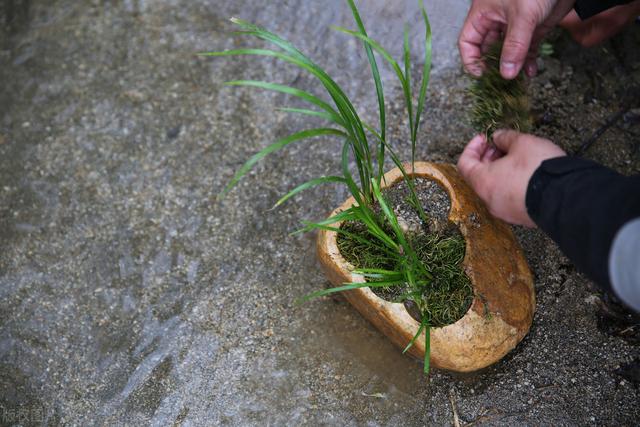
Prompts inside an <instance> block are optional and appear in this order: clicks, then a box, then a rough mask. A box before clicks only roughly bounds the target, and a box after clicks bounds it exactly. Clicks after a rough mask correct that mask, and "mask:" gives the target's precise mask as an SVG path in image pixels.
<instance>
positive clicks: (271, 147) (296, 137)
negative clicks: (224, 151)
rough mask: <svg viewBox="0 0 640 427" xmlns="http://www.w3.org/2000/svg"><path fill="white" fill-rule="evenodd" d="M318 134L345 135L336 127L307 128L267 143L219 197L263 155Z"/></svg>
mask: <svg viewBox="0 0 640 427" xmlns="http://www.w3.org/2000/svg"><path fill="white" fill-rule="evenodd" d="M318 136H342V137H346V136H347V135H346V134H345V133H344V132H342V131H339V130H337V129H331V128H319V129H309V130H305V131H302V132H298V133H295V134H293V135H290V136H288V137H286V138H282V139H280V140H279V141H276V142H275V143H273V144H271V145H269V146H268V147H267V148H265V149H264V150H262V151H260V152H258V153H256V154H254V155H253V156H252V157H251V158H250V159H249V160H247V162H246V163H245V164H244V165H243V166H242V167H241V168H240V170H238V172H236V174H235V176H234V177H233V179H232V180H231V182H229V184H228V185H227V186H226V187H225V189H224V190H223V191H222V193H221V194H220V196H219V197H224V195H225V194H227V193H228V192H229V190H231V188H233V187H234V186H235V185H236V184H237V183H238V181H240V179H241V178H242V177H243V176H244V175H245V174H246V173H247V172H249V171H250V170H251V168H252V167H253V166H254V165H255V164H256V163H258V162H259V161H260V160H262V159H263V158H264V157H265V156H267V155H269V154H271V153H273V152H274V151H277V150H279V149H281V148H283V147H286V146H287V145H289V144H291V143H292V142H296V141H300V140H303V139H307V138H314V137H318Z"/></svg>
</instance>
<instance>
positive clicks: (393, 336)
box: [318, 162, 535, 372]
mask: <svg viewBox="0 0 640 427" xmlns="http://www.w3.org/2000/svg"><path fill="white" fill-rule="evenodd" d="M405 170H406V171H407V174H408V175H410V176H414V177H419V178H427V179H432V180H434V181H436V182H437V183H438V184H440V185H441V186H442V187H443V188H444V189H445V190H446V191H447V192H448V193H449V197H450V199H451V210H450V212H449V220H450V221H452V222H453V223H454V224H455V225H457V226H458V227H459V229H460V232H461V233H462V235H463V236H464V238H465V239H466V254H465V258H464V269H465V272H466V274H467V275H468V276H469V278H470V280H471V283H472V286H473V289H474V299H473V302H472V304H471V307H470V308H469V310H468V311H467V313H466V314H465V315H464V316H463V317H462V318H461V319H460V320H458V321H457V322H455V323H453V324H451V325H448V326H444V327H441V328H431V365H432V366H434V367H436V368H441V369H447V370H451V371H458V372H470V371H475V370H478V369H481V368H484V367H487V366H489V365H491V364H493V363H495V362H497V361H498V360H500V359H501V358H502V357H504V356H505V355H506V354H507V353H508V352H509V351H511V350H512V349H513V348H514V347H515V346H516V345H517V344H518V343H519V342H520V341H521V340H522V338H524V336H525V335H526V334H527V332H528V331H529V328H530V327H531V322H532V321H533V313H534V311H535V293H534V288H533V277H532V275H531V271H530V270H529V267H528V265H527V262H526V259H525V257H524V255H523V252H522V249H521V248H520V245H519V244H518V242H517V241H516V239H515V237H514V235H513V233H512V231H511V228H510V226H509V225H507V224H506V223H504V222H503V221H501V220H499V219H497V218H495V217H493V216H492V215H491V214H490V213H489V211H488V210H487V208H486V206H485V205H484V203H483V202H482V201H481V200H480V199H479V198H478V196H477V195H476V194H475V193H474V191H473V190H472V189H471V188H470V187H469V186H468V185H467V183H466V182H465V181H464V179H463V178H462V177H461V176H460V174H459V173H458V171H457V169H456V167H455V166H453V165H450V164H436V163H426V162H416V164H415V169H414V170H413V171H412V168H411V165H405ZM385 178H386V179H385V180H384V181H383V182H384V183H385V187H389V186H393V185H394V184H396V183H398V182H400V181H401V180H402V179H403V176H402V173H401V172H400V170H399V169H397V168H396V169H393V170H392V171H390V172H388V173H387V174H386V175H385ZM354 202H355V201H354V199H353V198H349V199H348V200H347V201H346V202H344V204H343V205H342V206H340V207H339V208H338V209H336V210H335V211H334V212H333V213H332V214H331V215H335V214H336V213H338V212H341V211H344V210H345V209H348V208H349V207H350V206H351V205H353V204H354ZM333 226H334V227H339V226H340V224H339V223H338V224H334V225H333ZM318 256H319V258H320V262H321V264H322V266H323V269H324V271H325V273H326V275H327V277H328V278H329V280H330V281H331V283H332V284H333V285H334V286H340V285H342V284H344V283H352V282H362V281H363V280H364V279H363V278H362V277H360V276H357V275H353V274H352V273H351V272H352V271H353V270H354V267H353V266H352V265H351V264H349V263H348V262H347V261H346V260H345V259H344V258H343V257H342V255H341V254H340V251H339V250H338V246H337V233H335V232H332V231H321V232H320V234H319V236H318ZM343 294H344V296H345V297H346V298H347V300H348V301H349V302H350V303H351V304H352V305H353V306H354V307H355V308H356V309H357V310H358V311H359V312H360V313H361V314H362V315H363V316H364V317H365V318H367V319H368V320H369V321H370V322H371V323H373V324H374V325H375V326H376V327H377V328H378V329H379V330H380V331H381V332H382V333H384V334H385V335H386V336H387V337H388V338H389V339H390V340H391V341H392V342H393V343H395V344H396V345H397V346H399V347H400V348H404V347H406V346H407V344H408V343H409V341H410V340H411V338H413V336H414V335H415V334H416V333H417V332H418V328H419V326H420V325H419V324H418V322H417V321H416V320H414V319H413V318H412V317H411V316H410V315H409V313H408V312H407V311H406V309H405V307H404V305H403V304H399V303H391V302H388V301H385V300H383V299H382V298H380V297H378V296H376V295H375V294H374V293H373V292H372V291H371V290H370V289H369V288H360V289H355V290H351V291H347V292H343ZM424 345H425V344H424V338H421V339H418V340H416V342H415V344H414V345H413V347H412V348H411V349H410V350H409V353H410V354H411V355H413V356H415V357H418V358H424V352H425V347H424Z"/></svg>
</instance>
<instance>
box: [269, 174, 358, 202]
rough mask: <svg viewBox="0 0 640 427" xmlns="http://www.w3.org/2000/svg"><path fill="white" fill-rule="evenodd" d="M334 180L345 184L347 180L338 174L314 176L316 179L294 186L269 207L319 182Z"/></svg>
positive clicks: (324, 182) (325, 182) (327, 182)
mask: <svg viewBox="0 0 640 427" xmlns="http://www.w3.org/2000/svg"><path fill="white" fill-rule="evenodd" d="M336 182H339V183H342V184H346V182H347V181H346V180H345V179H344V178H342V177H340V176H323V177H322V178H316V179H312V180H311V181H307V182H305V183H304V184H301V185H299V186H297V187H296V188H294V189H293V190H291V191H290V192H288V193H287V194H286V195H285V196H283V197H282V198H281V199H280V200H278V201H277V202H276V204H275V205H274V206H273V208H271V209H275V208H277V207H278V206H280V205H282V204H283V203H284V202H286V201H287V200H289V199H290V198H292V197H293V196H295V195H296V194H298V193H300V192H301V191H304V190H306V189H308V188H311V187H315V186H317V185H321V184H329V183H336Z"/></svg>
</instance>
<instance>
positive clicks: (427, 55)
mask: <svg viewBox="0 0 640 427" xmlns="http://www.w3.org/2000/svg"><path fill="white" fill-rule="evenodd" d="M420 9H421V12H422V19H423V20H424V26H425V41H424V68H423V71H422V84H421V86H420V95H419V96H418V107H417V108H416V119H415V121H414V124H413V126H414V128H413V130H412V134H413V138H412V141H415V140H417V138H418V130H419V128H420V120H421V116H422V112H423V110H424V103H425V99H426V97H427V87H428V86H429V78H430V76H431V53H432V52H431V49H432V40H431V37H432V35H431V24H430V22H429V17H428V16H427V12H426V10H425V9H424V2H423V0H420ZM411 153H412V158H413V159H415V144H414V146H412V147H411Z"/></svg>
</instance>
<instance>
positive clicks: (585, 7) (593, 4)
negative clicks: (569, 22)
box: [573, 0, 632, 20]
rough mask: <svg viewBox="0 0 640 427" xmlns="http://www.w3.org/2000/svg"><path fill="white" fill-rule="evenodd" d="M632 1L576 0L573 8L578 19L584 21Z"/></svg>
mask: <svg viewBox="0 0 640 427" xmlns="http://www.w3.org/2000/svg"><path fill="white" fill-rule="evenodd" d="M631 1H632V0H578V1H576V3H575V5H574V6H573V7H574V9H575V11H576V13H577V14H578V16H579V17H580V19H582V20H585V19H588V18H591V17H592V16H594V15H597V14H598V13H600V12H604V11H605V10H607V9H611V8H612V7H615V6H620V5H622V4H627V3H631Z"/></svg>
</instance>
